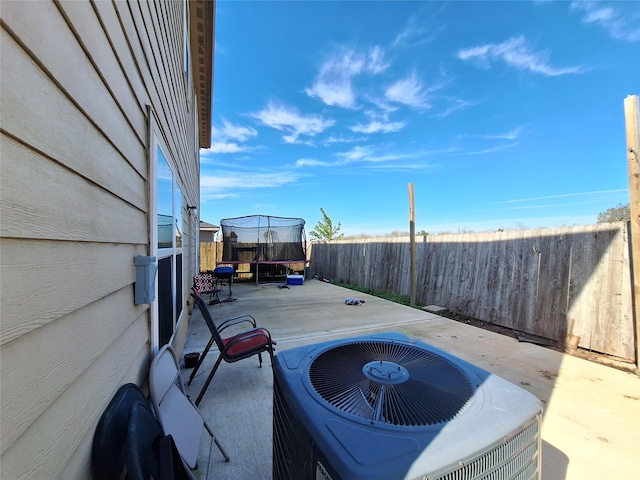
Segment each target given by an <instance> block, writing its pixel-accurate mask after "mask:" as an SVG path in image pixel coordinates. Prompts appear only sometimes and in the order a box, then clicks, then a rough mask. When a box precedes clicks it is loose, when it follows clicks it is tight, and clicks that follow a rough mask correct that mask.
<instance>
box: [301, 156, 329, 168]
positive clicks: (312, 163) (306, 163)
mask: <svg viewBox="0 0 640 480" xmlns="http://www.w3.org/2000/svg"><path fill="white" fill-rule="evenodd" d="M333 165H334V164H333V163H331V162H323V161H322V160H315V159H313V158H301V159H299V160H296V167H331V166H333Z"/></svg>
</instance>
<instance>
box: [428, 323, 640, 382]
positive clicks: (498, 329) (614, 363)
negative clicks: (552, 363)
mask: <svg viewBox="0 0 640 480" xmlns="http://www.w3.org/2000/svg"><path fill="white" fill-rule="evenodd" d="M437 315H440V316H441V317H445V318H449V319H451V320H455V321H456V322H460V323H466V324H467V325H472V326H474V327H478V328H482V329H484V330H489V331H491V332H495V333H499V334H501V335H506V336H508V337H511V338H514V339H516V340H518V341H520V342H523V341H524V342H530V343H535V344H537V345H541V346H543V347H545V348H550V349H552V350H556V351H558V352H564V353H567V354H570V355H573V356H575V357H579V358H583V359H585V360H589V361H591V362H596V363H600V364H603V365H608V366H610V367H613V368H617V369H619V370H624V371H626V372H634V371H635V372H636V373H638V372H640V371H639V370H637V369H636V366H635V364H634V363H631V362H629V361H626V360H624V359H620V358H617V357H612V356H610V355H605V354H602V353H598V352H593V351H590V350H585V349H583V348H578V349H577V350H575V351H569V350H567V349H565V346H564V345H563V344H562V343H560V342H557V341H555V340H551V339H547V338H543V337H537V336H535V335H526V334H523V333H522V332H517V331H516V330H513V329H511V328H506V327H502V326H500V325H496V324H493V323H489V322H484V321H482V320H478V319H477V318H473V317H468V316H466V315H461V314H459V313H454V312H451V311H449V310H443V311H440V312H437Z"/></svg>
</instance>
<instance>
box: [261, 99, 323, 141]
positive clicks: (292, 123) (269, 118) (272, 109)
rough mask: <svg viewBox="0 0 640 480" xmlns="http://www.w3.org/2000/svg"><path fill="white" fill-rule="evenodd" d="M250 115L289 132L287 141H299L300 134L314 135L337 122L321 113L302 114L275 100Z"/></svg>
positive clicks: (277, 128) (286, 136)
mask: <svg viewBox="0 0 640 480" xmlns="http://www.w3.org/2000/svg"><path fill="white" fill-rule="evenodd" d="M250 116H251V117H253V118H255V119H256V120H259V121H260V122H262V123H263V124H264V125H266V126H267V127H271V128H275V129H276V130H280V131H284V132H287V135H285V136H284V137H283V139H284V141H285V142H287V143H298V142H299V141H298V137H299V136H300V135H307V136H310V137H313V136H315V135H317V134H319V133H321V132H323V131H324V130H326V129H327V128H329V127H331V126H332V125H333V124H334V123H335V120H332V119H324V118H322V117H321V116H320V115H302V114H301V113H300V112H299V111H298V110H296V109H295V108H293V107H288V106H285V105H277V104H275V103H274V102H269V104H268V105H267V106H266V107H265V108H264V109H262V110H261V111H259V112H256V113H252V114H250Z"/></svg>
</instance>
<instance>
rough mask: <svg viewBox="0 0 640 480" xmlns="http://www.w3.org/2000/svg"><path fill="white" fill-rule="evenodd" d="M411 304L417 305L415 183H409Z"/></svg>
mask: <svg viewBox="0 0 640 480" xmlns="http://www.w3.org/2000/svg"><path fill="white" fill-rule="evenodd" d="M409 276H410V279H409V292H410V293H409V304H410V305H411V306H412V307H415V306H416V210H415V199H414V198H413V183H410V184H409Z"/></svg>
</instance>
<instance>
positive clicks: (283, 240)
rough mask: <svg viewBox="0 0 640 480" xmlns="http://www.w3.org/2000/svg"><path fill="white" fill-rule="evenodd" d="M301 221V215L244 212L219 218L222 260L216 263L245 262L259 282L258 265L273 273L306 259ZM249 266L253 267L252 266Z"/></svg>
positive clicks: (274, 274) (287, 269) (289, 267)
mask: <svg viewBox="0 0 640 480" xmlns="http://www.w3.org/2000/svg"><path fill="white" fill-rule="evenodd" d="M304 224H305V221H304V220H303V219H302V218H286V217H274V216H269V215H248V216H246V217H236V218H225V219H222V220H221V221H220V229H221V231H222V260H221V261H219V262H218V265H232V266H234V268H237V266H238V265H249V266H250V269H251V270H253V269H255V278H256V283H259V275H260V268H261V267H262V268H266V270H267V272H268V273H271V275H273V276H276V274H277V273H279V272H280V271H281V270H282V269H283V268H286V270H285V272H284V274H285V276H286V273H288V271H289V270H291V266H292V265H296V264H302V270H304V266H305V265H306V263H307V251H306V245H307V242H306V237H305V231H304ZM252 267H253V268H252Z"/></svg>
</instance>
